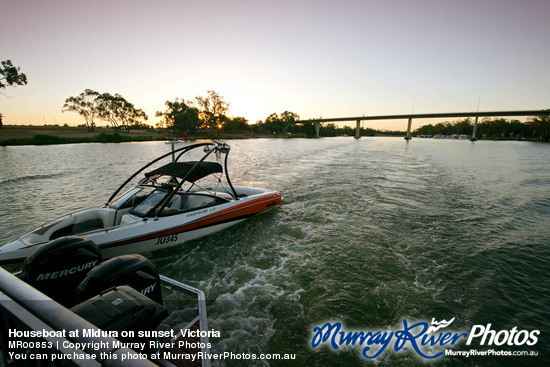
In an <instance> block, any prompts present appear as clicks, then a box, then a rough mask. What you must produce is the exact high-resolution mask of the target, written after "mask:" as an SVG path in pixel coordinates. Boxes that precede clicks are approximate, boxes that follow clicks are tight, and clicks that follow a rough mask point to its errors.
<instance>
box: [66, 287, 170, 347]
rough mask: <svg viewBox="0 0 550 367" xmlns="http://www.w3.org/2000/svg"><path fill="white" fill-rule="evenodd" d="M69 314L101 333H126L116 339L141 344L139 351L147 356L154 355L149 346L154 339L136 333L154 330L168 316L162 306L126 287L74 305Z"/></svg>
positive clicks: (102, 293)
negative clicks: (88, 323)
mask: <svg viewBox="0 0 550 367" xmlns="http://www.w3.org/2000/svg"><path fill="white" fill-rule="evenodd" d="M71 311H73V312H74V313H76V314H77V315H79V316H80V317H82V318H84V319H86V320H88V321H89V322H90V323H92V324H94V325H95V326H97V327H98V328H100V329H102V330H108V331H117V332H121V331H127V332H129V333H128V336H122V335H120V337H119V338H120V340H122V341H125V342H134V343H135V342H145V343H146V345H145V348H144V349H143V350H142V351H143V352H145V353H147V354H150V353H153V352H154V351H155V348H152V347H151V346H150V343H149V341H151V340H154V337H153V336H151V337H149V336H147V335H145V336H144V337H139V333H138V332H139V331H149V332H150V331H151V330H155V329H156V328H157V327H158V325H159V324H160V323H161V322H162V320H164V319H165V318H166V317H167V316H168V311H167V310H166V308H165V307H164V306H162V305H159V304H158V303H157V302H155V301H153V300H152V299H150V298H149V297H146V296H144V295H143V294H141V293H140V292H138V291H136V290H135V289H134V288H132V287H129V286H126V285H121V286H117V287H112V288H110V289H109V290H107V291H105V292H101V293H99V294H98V295H95V296H94V297H92V298H90V299H88V300H86V301H84V302H82V303H79V304H77V305H76V306H74V307H73V308H71Z"/></svg>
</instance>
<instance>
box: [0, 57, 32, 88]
mask: <svg viewBox="0 0 550 367" xmlns="http://www.w3.org/2000/svg"><path fill="white" fill-rule="evenodd" d="M26 84H27V76H26V75H25V74H23V73H21V68H20V67H17V66H13V63H12V62H11V60H4V61H2V67H0V89H5V88H6V87H9V86H17V85H26Z"/></svg>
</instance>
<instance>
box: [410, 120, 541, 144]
mask: <svg viewBox="0 0 550 367" xmlns="http://www.w3.org/2000/svg"><path fill="white" fill-rule="evenodd" d="M473 128H474V124H473V122H472V119H471V118H466V119H463V120H457V121H452V122H449V121H445V122H440V123H438V124H435V125H432V124H428V125H424V126H421V127H419V128H418V129H416V130H415V131H414V132H415V134H416V135H454V134H457V135H472V133H473ZM504 137H506V138H528V137H534V138H537V139H540V140H544V141H548V140H549V138H550V116H534V117H529V118H528V119H527V121H526V122H521V121H519V120H508V119H505V118H493V119H492V118H484V119H483V120H481V121H480V122H478V125H477V133H476V138H478V139H483V138H485V139H491V138H504Z"/></svg>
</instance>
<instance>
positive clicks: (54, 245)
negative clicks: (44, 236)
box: [21, 236, 102, 307]
mask: <svg viewBox="0 0 550 367" xmlns="http://www.w3.org/2000/svg"><path fill="white" fill-rule="evenodd" d="M101 260H102V258H101V250H100V249H99V247H98V246H97V245H96V244H95V243H94V242H93V241H92V240H90V239H89V238H86V237H81V236H67V237H61V238H57V239H55V240H53V241H50V242H48V243H46V244H45V245H43V246H42V247H40V248H38V249H37V250H36V251H35V252H33V253H32V254H31V255H30V256H29V257H27V258H26V259H25V263H24V265H23V271H22V273H21V279H23V280H24V281H25V282H27V283H28V284H30V285H32V286H33V287H35V288H37V289H38V290H40V291H41V292H43V293H44V294H46V295H48V296H49V297H50V298H53V299H54V300H56V301H57V302H59V303H61V304H62V305H64V306H66V307H71V306H73V305H75V304H76V293H75V289H76V287H77V286H78V285H79V284H80V282H81V281H82V279H84V277H85V276H86V274H87V273H88V272H89V271H90V270H91V269H92V268H93V267H94V266H96V265H98V264H99V263H101Z"/></svg>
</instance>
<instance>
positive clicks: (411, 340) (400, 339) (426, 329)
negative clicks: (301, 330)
mask: <svg viewBox="0 0 550 367" xmlns="http://www.w3.org/2000/svg"><path fill="white" fill-rule="evenodd" d="M454 320H455V318H452V319H451V320H449V321H447V320H441V321H436V320H435V319H432V322H431V324H428V323H427V322H425V321H421V322H416V323H409V322H408V321H407V320H406V319H404V320H403V325H402V328H401V327H400V326H399V327H397V328H396V329H394V330H386V331H346V330H343V328H342V324H341V323H340V322H334V323H330V322H327V323H325V324H324V325H323V326H316V327H314V328H313V337H312V339H311V346H312V348H314V349H315V348H317V347H319V346H321V345H328V346H329V347H331V348H332V349H334V350H338V349H339V348H341V347H345V346H356V347H361V354H362V355H363V357H365V358H368V359H374V358H377V357H379V356H380V355H381V354H382V353H384V352H385V351H388V350H391V349H393V351H394V352H400V351H405V350H413V351H414V352H416V354H418V356H420V357H422V358H425V359H435V358H439V357H441V356H442V355H443V354H447V353H445V349H447V348H453V346H454V345H455V344H457V343H460V342H463V341H465V343H466V345H467V346H470V345H472V343H477V344H475V345H483V346H504V345H506V346H523V345H526V346H533V345H535V344H536V343H537V341H538V335H539V334H540V331H539V330H533V331H527V330H518V328H517V327H513V328H512V329H511V330H499V331H496V330H493V329H492V328H491V324H487V325H474V326H473V327H472V328H471V330H470V331H469V332H456V331H448V330H446V328H448V327H449V326H450V325H451V324H452V323H453V321H454Z"/></svg>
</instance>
